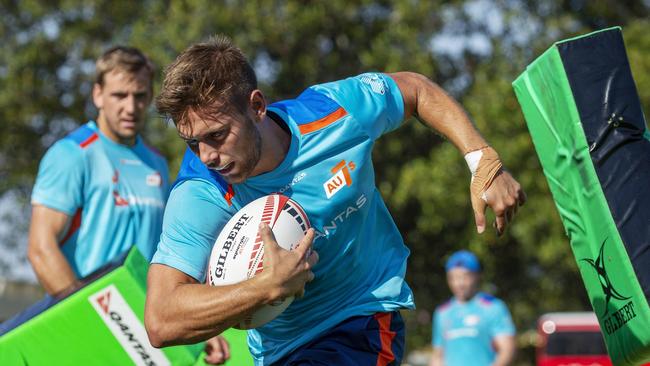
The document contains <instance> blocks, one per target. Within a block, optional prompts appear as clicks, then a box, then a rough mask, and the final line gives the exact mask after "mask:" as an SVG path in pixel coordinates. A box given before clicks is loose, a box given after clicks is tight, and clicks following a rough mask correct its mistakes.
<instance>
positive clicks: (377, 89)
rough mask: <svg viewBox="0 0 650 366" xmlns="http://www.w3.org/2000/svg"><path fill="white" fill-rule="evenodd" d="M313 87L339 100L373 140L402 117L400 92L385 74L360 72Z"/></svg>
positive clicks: (402, 105) (392, 127)
mask: <svg viewBox="0 0 650 366" xmlns="http://www.w3.org/2000/svg"><path fill="white" fill-rule="evenodd" d="M312 89H314V90H316V91H318V92H321V93H323V94H325V95H327V96H329V97H330V98H332V99H334V100H335V101H336V102H337V103H339V104H340V105H341V106H342V107H343V108H344V109H345V110H346V111H347V112H348V113H349V114H350V115H351V116H353V117H354V119H355V120H356V121H358V122H359V123H360V124H361V125H362V127H363V128H364V129H365V130H366V131H367V133H368V135H369V136H370V137H371V138H372V139H373V140H376V139H377V138H379V137H380V136H381V135H383V134H384V133H387V132H390V131H392V130H394V129H396V128H397V127H398V126H399V125H400V124H401V123H402V121H403V120H404V100H403V99H402V93H401V92H400V90H399V87H398V86H397V83H395V81H394V80H393V78H391V77H390V76H388V75H386V74H380V73H366V74H361V75H359V76H355V77H350V78H347V79H344V80H340V81H335V82H331V83H326V84H320V85H315V86H312Z"/></svg>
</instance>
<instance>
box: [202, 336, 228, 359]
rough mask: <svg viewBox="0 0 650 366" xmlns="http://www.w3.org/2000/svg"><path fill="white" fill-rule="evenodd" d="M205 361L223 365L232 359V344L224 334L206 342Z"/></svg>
mask: <svg viewBox="0 0 650 366" xmlns="http://www.w3.org/2000/svg"><path fill="white" fill-rule="evenodd" d="M205 353H206V356H205V363H207V364H209V365H223V364H224V363H225V362H226V361H228V359H230V345H228V341H226V339H225V338H224V337H222V336H215V337H212V338H210V339H208V340H207V341H206V342H205Z"/></svg>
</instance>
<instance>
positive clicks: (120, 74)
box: [28, 46, 229, 364]
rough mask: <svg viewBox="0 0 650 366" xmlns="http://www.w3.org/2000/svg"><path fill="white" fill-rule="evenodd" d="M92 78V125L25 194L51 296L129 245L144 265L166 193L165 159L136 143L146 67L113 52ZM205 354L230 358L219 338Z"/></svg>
mask: <svg viewBox="0 0 650 366" xmlns="http://www.w3.org/2000/svg"><path fill="white" fill-rule="evenodd" d="M95 74H96V76H95V82H94V85H93V91H92V98H93V103H94V104H95V106H96V107H97V110H98V115H97V120H96V121H89V122H87V123H86V124H84V125H83V126H81V127H79V128H77V129H76V130H75V131H73V132H72V133H70V134H69V135H67V136H66V137H65V138H63V139H61V140H59V141H57V142H56V143H55V144H54V145H53V146H52V147H51V148H50V149H49V150H48V151H47V153H46V154H45V156H44V157H43V159H42V160H41V163H40V167H39V171H38V175H37V178H36V183H35V185H34V189H33V193H32V220H31V225H30V230H29V246H28V258H29V261H30V262H31V264H32V267H33V268H34V272H35V273H36V276H37V277H38V280H39V282H40V283H41V285H42V286H43V287H44V289H45V291H47V293H48V294H49V295H52V296H57V297H62V296H65V294H67V293H69V292H71V291H73V290H74V289H75V287H76V286H77V285H78V284H79V280H80V279H81V278H83V277H85V276H87V275H89V274H91V273H92V272H94V271H95V270H97V269H98V268H100V267H102V266H103V265H104V264H106V263H107V262H109V261H111V260H112V259H114V258H115V257H116V256H118V255H120V254H122V253H124V252H125V251H127V250H129V249H130V248H131V247H132V246H134V245H135V246H136V247H137V248H138V250H139V251H140V253H141V254H142V255H143V256H144V257H145V258H146V259H147V261H149V260H151V258H152V256H153V254H154V252H155V250H156V245H157V243H158V239H159V237H160V231H161V227H162V217H163V212H164V207H165V202H166V201H167V196H168V194H169V172H168V168H167V162H166V161H165V158H164V157H163V156H162V155H160V153H158V152H157V151H156V150H155V149H153V148H151V147H150V146H148V145H147V144H146V143H145V142H144V141H143V139H142V138H141V137H140V133H141V132H142V130H143V128H144V124H145V121H146V112H147V109H148V107H149V105H150V103H151V100H152V97H153V76H154V66H153V64H152V62H151V61H150V60H149V59H148V58H147V57H146V56H145V55H144V54H143V53H142V52H141V51H140V50H138V49H136V48H132V47H123V46H117V47H113V48H111V49H109V50H107V51H106V52H105V53H104V54H103V55H102V56H101V57H99V59H98V60H97V62H96V72H95ZM206 350H207V351H208V355H207V357H206V361H207V362H209V363H215V364H218V363H221V362H224V361H225V360H226V359H227V358H228V357H229V350H228V344H227V343H226V341H225V340H224V339H223V338H221V337H215V338H213V339H210V340H209V341H208V343H207V345H206Z"/></svg>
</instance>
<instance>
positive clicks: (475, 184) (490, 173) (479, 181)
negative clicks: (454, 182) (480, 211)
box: [465, 146, 503, 200]
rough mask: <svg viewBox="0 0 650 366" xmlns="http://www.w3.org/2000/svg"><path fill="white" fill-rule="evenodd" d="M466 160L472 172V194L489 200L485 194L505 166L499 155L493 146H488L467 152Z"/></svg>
mask: <svg viewBox="0 0 650 366" xmlns="http://www.w3.org/2000/svg"><path fill="white" fill-rule="evenodd" d="M465 161H467V165H468V166H469V169H470V171H471V172H472V183H471V185H470V191H471V193H472V195H473V196H474V197H476V198H480V199H483V200H487V199H486V197H485V196H484V193H485V190H487V189H488V187H489V186H490V185H491V184H492V181H494V178H495V177H496V176H497V174H499V172H500V171H501V168H502V167H503V164H501V160H500V159H499V155H498V154H497V152H496V151H494V149H493V148H491V147H489V146H486V147H483V148H481V149H479V150H475V151H470V152H469V153H467V154H465Z"/></svg>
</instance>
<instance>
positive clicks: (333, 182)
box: [323, 160, 356, 199]
mask: <svg viewBox="0 0 650 366" xmlns="http://www.w3.org/2000/svg"><path fill="white" fill-rule="evenodd" d="M354 168H356V166H355V165H354V162H353V161H351V162H349V163H347V164H346V162H345V160H341V161H340V162H339V163H338V164H336V166H335V167H334V168H332V169H331V171H332V174H334V176H333V177H332V178H330V179H329V180H328V181H327V182H325V183H323V188H324V189H325V195H326V196H327V199H330V198H331V197H332V196H333V195H335V194H336V193H337V192H338V191H340V190H341V189H342V188H343V187H345V186H350V185H352V177H351V176H350V172H351V171H353V170H354Z"/></svg>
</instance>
